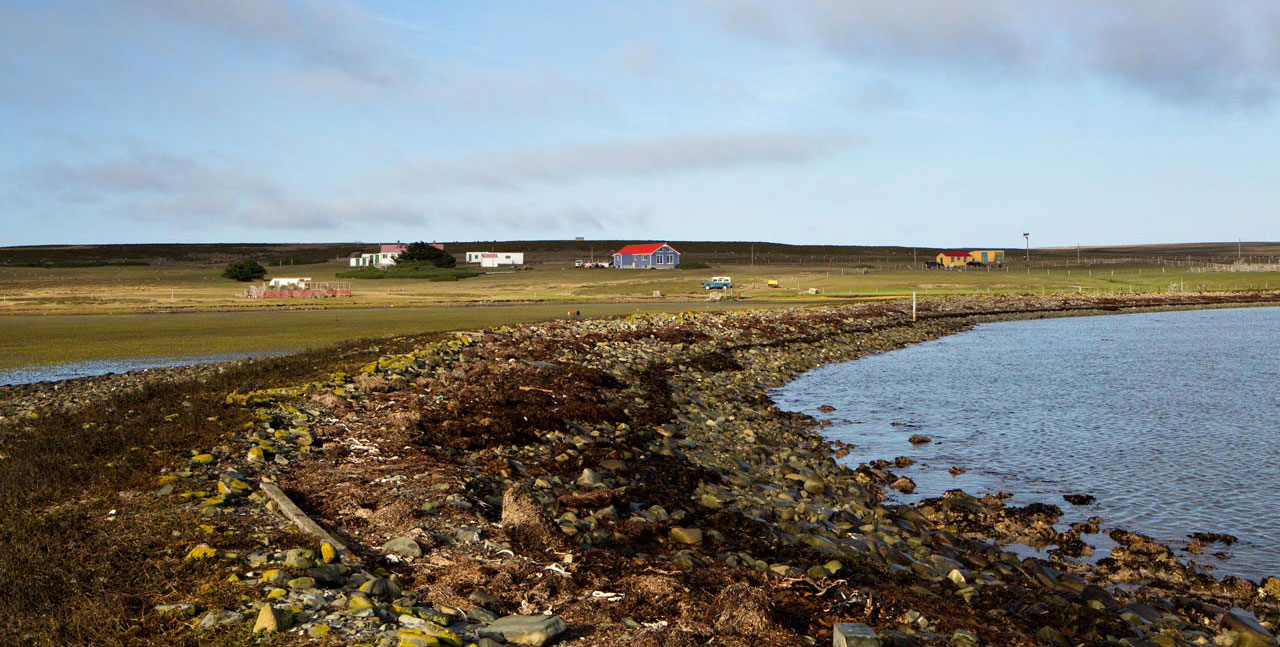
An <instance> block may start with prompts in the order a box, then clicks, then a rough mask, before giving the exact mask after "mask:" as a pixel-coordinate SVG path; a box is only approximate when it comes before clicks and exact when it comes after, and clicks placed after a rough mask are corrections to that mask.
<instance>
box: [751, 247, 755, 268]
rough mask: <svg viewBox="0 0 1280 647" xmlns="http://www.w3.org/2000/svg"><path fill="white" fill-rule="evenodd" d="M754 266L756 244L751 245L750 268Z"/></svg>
mask: <svg viewBox="0 0 1280 647" xmlns="http://www.w3.org/2000/svg"><path fill="white" fill-rule="evenodd" d="M755 266H756V244H755V243H751V267H755Z"/></svg>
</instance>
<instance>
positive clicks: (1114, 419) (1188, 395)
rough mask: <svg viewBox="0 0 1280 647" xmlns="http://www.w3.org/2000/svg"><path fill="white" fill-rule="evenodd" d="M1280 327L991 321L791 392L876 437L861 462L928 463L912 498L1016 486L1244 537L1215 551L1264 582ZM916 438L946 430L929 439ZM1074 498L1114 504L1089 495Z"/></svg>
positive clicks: (1018, 496) (1233, 316)
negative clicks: (900, 459)
mask: <svg viewBox="0 0 1280 647" xmlns="http://www.w3.org/2000/svg"><path fill="white" fill-rule="evenodd" d="M1278 332H1280V308H1246V309H1230V310H1199V311H1180V312H1161V313H1151V314H1129V315H1112V316H1105V317H1087V318H1076V319H1051V320H1041V321H1018V322H1006V323H993V324H984V325H981V326H978V327H977V328H975V329H974V330H972V331H970V332H966V333H963V334H959V335H954V336H951V337H947V338H944V339H940V340H937V341H932V342H927V343H923V344H918V345H916V346H911V347H908V348H905V349H902V350H898V351H893V352H890V353H884V354H880V355H875V356H871V357H866V358H863V359H860V360H857V361H854V362H848V363H845V364H836V365H832V366H827V367H823V368H819V369H817V370H814V371H811V372H809V373H807V374H805V375H803V376H801V377H800V378H799V379H797V380H796V381H794V382H793V383H791V384H789V385H787V386H786V387H784V388H783V389H780V390H779V391H778V392H777V393H775V395H774V398H775V400H777V402H778V404H779V405H780V406H781V407H783V408H784V409H790V410H793V411H803V412H805V413H809V414H811V415H813V416H815V417H817V418H827V419H832V420H833V421H834V422H835V423H836V424H834V425H833V426H831V427H829V428H828V429H827V432H828V434H829V436H830V437H831V438H835V439H839V440H843V441H845V442H850V443H854V444H856V445H857V446H858V447H857V449H855V450H854V451H853V453H851V454H850V455H849V457H848V459H847V461H848V462H849V463H851V464H852V465H855V466H856V465H857V464H858V463H860V462H865V461H870V460H875V459H879V458H884V459H892V458H894V457H895V456H909V457H911V458H914V459H916V460H917V461H920V463H918V464H917V465H915V466H913V467H910V468H906V469H895V470H894V472H895V473H898V474H902V475H906V476H909V477H911V478H912V479H913V480H915V481H916V484H917V490H916V492H915V494H913V495H911V496H904V495H898V496H897V498H898V499H899V500H907V501H911V500H916V499H919V498H921V497H931V496H937V495H939V494H941V493H942V492H943V491H945V490H948V489H951V488H956V487H959V488H963V489H964V490H965V491H967V492H970V493H973V494H977V495H979V496H981V495H982V494H983V493H987V492H996V491H1000V490H1004V491H1008V492H1013V493H1014V494H1015V498H1014V499H1013V500H1012V503H1027V502H1031V501H1044V502H1049V503H1056V504H1058V505H1059V506H1061V507H1062V508H1063V510H1064V512H1066V513H1067V514H1066V516H1065V517H1064V519H1063V520H1064V521H1074V520H1079V519H1083V518H1085V517H1088V516H1090V515H1100V516H1102V517H1103V519H1104V523H1103V528H1104V529H1105V528H1112V527H1122V528H1126V529H1129V530H1134V531H1138V532H1142V533H1144V534H1148V535H1151V536H1153V537H1156V538H1157V539H1160V540H1163V541H1165V542H1168V543H1170V544H1171V545H1174V546H1175V548H1181V547H1182V546H1184V545H1185V543H1186V536H1187V534H1188V533H1191V532H1226V533H1230V534H1233V535H1236V536H1237V537H1239V539H1240V542H1239V543H1238V544H1236V545H1235V546H1234V547H1232V548H1231V549H1229V550H1228V553H1229V554H1230V557H1229V558H1228V559H1226V560H1220V559H1217V558H1214V557H1212V556H1210V555H1208V553H1212V552H1217V551H1219V550H1222V547H1221V546H1218V545H1207V546H1206V550H1205V552H1206V555H1205V556H1204V557H1202V558H1200V561H1201V563H1203V564H1206V565H1211V566H1213V567H1214V568H1215V569H1216V572H1217V573H1219V574H1227V573H1231V574H1235V575H1243V576H1246V577H1249V578H1251V579H1258V578H1260V577H1262V576H1264V575H1280V543H1277V542H1276V541H1275V538H1276V537H1277V536H1280V506H1277V505H1276V504H1275V502H1274V499H1273V498H1272V497H1273V496H1274V493H1275V492H1276V491H1277V490H1278V489H1280V343H1277V333H1278ZM822 404H831V405H833V406H835V407H836V408H837V411H835V412H832V413H822V412H819V411H818V410H817V407H818V406H820V405H822ZM895 422H897V423H908V424H909V425H910V426H893V425H892V424H891V423H895ZM914 433H923V434H925V435H928V436H930V437H932V438H933V439H934V442H933V443H932V444H929V445H924V446H920V447H913V446H912V445H911V444H910V443H908V442H907V438H908V437H909V436H910V435H911V434H914ZM951 466H957V467H962V468H965V469H966V470H968V472H967V473H966V474H962V475H960V476H954V477H953V476H951V475H950V474H949V473H948V472H947V468H949V467H951ZM1067 493H1086V494H1092V495H1094V496H1096V497H1097V499H1098V501H1097V503H1096V504H1093V505H1089V506H1083V507H1077V506H1071V505H1069V504H1067V503H1066V502H1065V501H1063V500H1062V495H1063V494H1067ZM895 494H896V493H895ZM1091 537H1096V536H1086V539H1091ZM1099 547H1100V548H1103V549H1105V548H1106V546H1105V545H1101V546H1099ZM1184 555H1185V554H1184Z"/></svg>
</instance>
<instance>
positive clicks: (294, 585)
mask: <svg viewBox="0 0 1280 647" xmlns="http://www.w3.org/2000/svg"><path fill="white" fill-rule="evenodd" d="M288 586H289V588H291V589H294V590H305V589H314V588H316V578H314V577H295V578H293V579H291V580H289V582H288Z"/></svg>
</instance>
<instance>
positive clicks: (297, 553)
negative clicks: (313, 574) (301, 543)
mask: <svg viewBox="0 0 1280 647" xmlns="http://www.w3.org/2000/svg"><path fill="white" fill-rule="evenodd" d="M284 563H285V566H288V567H289V568H293V569H297V570H299V571H305V570H307V569H308V568H311V567H312V566H315V565H316V555H315V553H313V552H311V551H309V550H307V549H305V548H293V549H290V550H287V551H285V553H284Z"/></svg>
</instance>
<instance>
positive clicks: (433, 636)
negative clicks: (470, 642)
mask: <svg viewBox="0 0 1280 647" xmlns="http://www.w3.org/2000/svg"><path fill="white" fill-rule="evenodd" d="M399 636H400V644H401V645H414V646H415V647H417V646H419V645H421V646H423V647H436V646H437V645H448V647H462V637H461V636H459V635H458V634H457V632H455V631H454V630H452V629H449V628H447V627H441V626H440V625H436V624H432V623H430V622H424V623H422V624H421V625H418V626H416V627H412V628H409V629H401V630H400V631H399ZM406 638H409V639H410V640H409V641H408V642H406V640H405V639H406Z"/></svg>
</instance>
